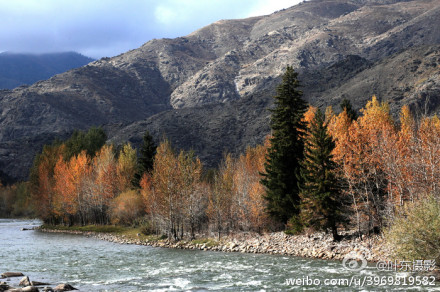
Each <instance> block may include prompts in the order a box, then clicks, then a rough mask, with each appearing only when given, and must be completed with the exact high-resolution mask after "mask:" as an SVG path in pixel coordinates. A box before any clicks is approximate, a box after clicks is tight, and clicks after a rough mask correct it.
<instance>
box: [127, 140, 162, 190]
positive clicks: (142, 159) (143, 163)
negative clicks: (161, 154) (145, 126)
mask: <svg viewBox="0 0 440 292" xmlns="http://www.w3.org/2000/svg"><path fill="white" fill-rule="evenodd" d="M156 148H157V145H156V144H155V143H154V141H153V137H152V136H151V135H150V132H148V131H146V132H145V134H144V137H143V139H142V145H141V149H140V150H139V154H140V155H139V157H138V166H137V168H138V169H137V172H136V174H135V176H134V180H133V185H135V186H137V187H139V182H140V180H141V178H142V175H143V174H144V173H146V172H147V173H149V172H151V171H152V170H153V165H154V157H155V156H156Z"/></svg>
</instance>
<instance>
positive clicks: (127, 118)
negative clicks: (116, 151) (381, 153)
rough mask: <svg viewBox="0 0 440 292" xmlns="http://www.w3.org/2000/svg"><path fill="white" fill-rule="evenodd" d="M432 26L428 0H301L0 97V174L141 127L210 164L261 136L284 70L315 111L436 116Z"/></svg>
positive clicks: (432, 1) (434, 11) (439, 10)
mask: <svg viewBox="0 0 440 292" xmlns="http://www.w3.org/2000/svg"><path fill="white" fill-rule="evenodd" d="M439 19H440V2H439V1H438V0H406V1H399V0H326V1H318V0H315V1H307V2H303V3H301V4H299V5H296V6H293V7H291V8H289V9H284V10H282V11H279V12H276V13H273V14H271V15H267V16H259V17H252V18H247V19H238V20H221V21H218V22H215V23H213V24H211V25H208V26H206V27H203V28H201V29H199V30H197V31H195V32H193V33H191V34H189V35H187V36H185V37H180V38H176V39H155V40H152V41H149V42H147V43H146V44H144V45H143V46H141V47H140V48H138V49H135V50H132V51H129V52H127V53H124V54H121V55H119V56H116V57H113V58H103V59H101V60H98V61H95V62H92V63H90V64H88V65H86V66H83V67H81V68H78V69H73V70H70V71H68V72H65V73H62V74H59V75H56V76H54V77H52V78H50V79H48V80H46V81H39V82H37V83H35V84H33V85H31V86H27V87H20V88H16V89H14V90H3V91H1V92H0V108H1V116H0V124H1V129H0V170H2V171H3V173H4V174H6V175H8V176H9V177H11V178H12V179H23V178H26V175H27V169H28V167H29V166H30V164H31V161H32V157H33V155H35V153H36V151H38V150H40V149H41V147H42V145H43V144H44V143H48V142H50V141H51V139H53V138H54V137H55V136H61V137H66V136H67V135H69V133H71V132H72V131H73V129H75V128H79V129H86V128H88V127H90V126H92V125H104V127H105V129H107V131H108V132H109V136H110V141H113V142H123V141H127V140H129V141H131V142H132V143H134V144H138V143H139V142H140V140H141V137H142V134H143V132H144V131H145V130H146V129H149V130H150V132H152V133H153V134H154V136H155V137H156V139H160V138H161V137H162V136H163V135H166V136H168V137H169V138H170V139H171V141H172V143H173V144H174V145H175V146H176V147H177V148H183V149H189V148H193V149H195V151H196V153H197V154H198V155H200V157H201V158H202V160H203V161H204V162H205V164H206V165H208V166H215V165H216V163H218V161H219V159H220V158H221V156H222V153H223V152H224V151H225V150H228V151H230V152H234V153H237V152H239V151H242V150H243V149H244V148H245V147H246V145H252V144H255V143H260V142H261V141H262V139H263V138H264V136H265V135H266V134H268V133H269V125H268V121H269V112H268V111H267V107H270V106H271V104H272V96H273V94H274V92H275V88H276V85H277V84H278V83H279V81H280V75H281V74H282V73H283V71H284V69H285V67H286V65H288V64H290V65H292V66H294V68H295V69H296V70H297V71H298V72H299V73H300V79H301V83H302V85H303V88H302V90H303V91H304V96H305V98H306V99H307V100H308V101H309V102H310V103H311V104H313V105H316V106H321V107H325V106H328V105H332V106H337V104H338V103H339V102H340V100H341V99H342V98H348V99H350V100H351V101H352V103H353V104H354V105H355V107H357V108H360V107H362V106H364V105H365V102H366V101H367V100H368V99H370V98H371V95H372V94H376V95H377V96H378V97H379V98H380V99H382V100H387V101H389V103H390V106H391V110H392V111H393V113H394V114H396V113H397V112H398V110H399V109H400V107H401V106H402V105H403V104H409V105H410V106H411V107H412V108H413V109H414V110H415V111H418V112H420V113H427V114H433V113H437V112H439V110H440V107H439V105H440V104H439V102H438V100H439V96H440V73H439V72H440V70H439V69H440V25H439V24H440V23H439Z"/></svg>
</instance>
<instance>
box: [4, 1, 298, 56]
mask: <svg viewBox="0 0 440 292" xmlns="http://www.w3.org/2000/svg"><path fill="white" fill-rule="evenodd" d="M269 2H270V4H268V3H269ZM298 2H299V1H298V0H271V1H266V0H239V1H237V0H221V1H220V0H209V1H208V0H162V1H157V0H126V1H122V0H93V1H90V0H38V1H37V0H14V1H11V0H0V27H2V28H3V29H1V30H0V51H12V52H32V53H42V52H59V51H77V52H80V53H82V54H84V55H87V56H91V57H94V58H100V57H104V56H114V55H117V54H119V53H123V52H125V51H128V50H130V49H134V48H137V47H139V46H140V45H142V44H143V43H145V42H147V41H148V40H150V39H153V38H163V37H169V38H173V37H177V36H183V35H186V34H189V33H191V32H192V31H194V30H196V29H198V28H200V27H202V26H205V25H208V24H210V23H212V22H214V21H217V20H220V19H232V18H243V17H248V16H251V15H255V14H266V13H270V12H272V11H274V10H278V9H281V8H285V7H289V6H292V5H294V4H296V3H298Z"/></svg>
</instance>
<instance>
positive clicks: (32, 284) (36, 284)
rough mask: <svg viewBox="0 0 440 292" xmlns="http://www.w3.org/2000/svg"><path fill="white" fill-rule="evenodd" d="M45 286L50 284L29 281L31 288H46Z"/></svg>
mask: <svg viewBox="0 0 440 292" xmlns="http://www.w3.org/2000/svg"><path fill="white" fill-rule="evenodd" d="M47 285H50V284H49V283H45V282H38V281H31V286H47Z"/></svg>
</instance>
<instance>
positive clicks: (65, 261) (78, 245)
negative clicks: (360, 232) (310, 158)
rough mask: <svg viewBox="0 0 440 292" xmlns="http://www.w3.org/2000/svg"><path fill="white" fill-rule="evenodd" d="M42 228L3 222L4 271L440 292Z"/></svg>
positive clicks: (170, 285)
mask: <svg viewBox="0 0 440 292" xmlns="http://www.w3.org/2000/svg"><path fill="white" fill-rule="evenodd" d="M38 225H40V222H39V221H38V220H11V219H0V238H1V239H0V273H3V272H22V273H23V274H25V275H27V276H29V278H30V279H31V280H35V281H40V282H49V283H51V284H53V286H55V285H56V284H59V283H69V284H71V285H73V286H74V287H76V288H79V289H80V291H305V290H306V291H336V290H338V291H390V290H391V289H392V291H397V290H401V291H426V290H427V289H429V290H430V291H432V290H434V288H435V287H432V286H429V287H427V286H425V287H421V286H417V287H416V286H411V287H410V288H411V289H409V286H402V285H397V286H390V285H387V286H382V287H380V286H379V285H376V286H374V285H372V286H368V287H363V288H361V287H355V283H354V282H355V281H356V280H357V279H360V280H363V279H365V277H367V279H370V280H372V279H373V278H374V276H376V277H384V276H388V277H390V276H391V277H395V276H396V273H395V272H394V274H393V273H389V272H388V273H384V272H379V271H378V270H377V268H376V267H375V265H368V266H367V267H366V268H365V269H363V270H361V271H349V270H347V269H345V268H344V267H343V266H342V264H341V262H339V261H324V260H312V259H304V258H296V257H288V256H277V255H261V254H242V253H222V252H207V251H198V250H174V249H166V248H155V247H148V246H136V245H122V244H116V243H111V242H106V241H101V240H98V239H95V238H88V237H85V236H81V235H71V234H59V233H43V232H40V231H38V230H30V231H21V228H23V227H25V228H31V227H36V226H38ZM368 277H370V278H368ZM371 277H373V278H371ZM353 278H354V279H355V281H354V282H353V284H352V286H351V287H346V286H345V287H338V286H337V285H334V284H332V283H330V282H329V281H327V280H329V279H330V280H334V279H348V280H350V279H353ZM288 279H291V280H296V281H298V279H299V281H301V284H300V285H295V284H294V285H292V283H287V281H289V280H288ZM17 280H19V279H11V283H14V284H16V281H17ZM310 281H313V282H312V283H310ZM367 281H368V280H367ZM325 282H327V284H325ZM309 284H310V285H309ZM436 284H437V286H438V285H439V284H438V283H436ZM53 286H52V287H53ZM437 291H438V290H437Z"/></svg>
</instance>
